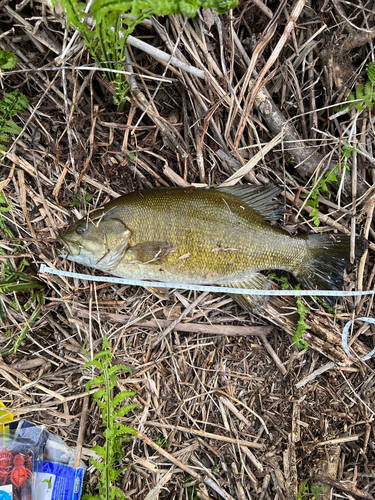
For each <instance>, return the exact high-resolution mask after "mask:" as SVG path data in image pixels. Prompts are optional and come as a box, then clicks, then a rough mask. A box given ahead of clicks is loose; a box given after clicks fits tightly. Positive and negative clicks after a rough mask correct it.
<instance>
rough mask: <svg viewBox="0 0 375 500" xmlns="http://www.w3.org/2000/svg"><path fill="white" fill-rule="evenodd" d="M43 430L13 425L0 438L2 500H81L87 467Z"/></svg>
mask: <svg viewBox="0 0 375 500" xmlns="http://www.w3.org/2000/svg"><path fill="white" fill-rule="evenodd" d="M74 457H75V452H74V450H72V449H71V448H69V446H67V445H66V444H65V443H64V442H63V441H62V440H61V439H60V438H58V437H56V436H54V435H52V434H50V433H49V432H47V431H46V430H45V429H44V428H43V427H42V426H36V425H34V424H32V423H30V422H26V421H24V420H23V421H21V422H17V423H15V422H12V423H10V424H9V431H8V432H7V435H6V434H4V433H3V434H0V500H79V499H80V498H81V492H82V483H83V476H84V473H85V469H86V467H85V465H84V464H83V463H81V464H80V466H79V467H78V468H74V466H73V465H74Z"/></svg>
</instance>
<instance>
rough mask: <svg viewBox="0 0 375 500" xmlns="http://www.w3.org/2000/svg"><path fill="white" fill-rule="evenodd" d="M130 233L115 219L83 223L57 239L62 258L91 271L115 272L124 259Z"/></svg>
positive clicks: (74, 225)
mask: <svg viewBox="0 0 375 500" xmlns="http://www.w3.org/2000/svg"><path fill="white" fill-rule="evenodd" d="M130 236H131V231H129V229H128V228H127V227H126V226H125V225H124V224H123V222H122V221H121V220H119V219H116V218H108V219H103V220H101V221H100V222H98V223H96V222H92V221H89V220H88V219H86V218H85V219H81V220H79V221H77V222H76V223H74V224H72V225H71V226H70V227H69V228H68V229H66V230H65V231H64V232H63V233H62V234H60V236H59V237H58V241H59V242H60V243H62V245H63V246H64V250H63V251H61V252H60V256H61V257H66V258H67V259H68V260H71V261H73V262H77V263H79V264H83V265H85V266H89V267H95V268H98V269H102V270H103V271H109V272H110V271H113V269H115V268H116V266H117V265H118V264H119V262H120V261H121V259H122V258H123V256H124V254H125V252H126V250H127V248H128V246H129V240H130Z"/></svg>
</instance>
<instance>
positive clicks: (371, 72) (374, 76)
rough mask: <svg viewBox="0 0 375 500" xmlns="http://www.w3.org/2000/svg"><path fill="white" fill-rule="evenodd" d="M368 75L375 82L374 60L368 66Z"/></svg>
mask: <svg viewBox="0 0 375 500" xmlns="http://www.w3.org/2000/svg"><path fill="white" fill-rule="evenodd" d="M367 76H368V78H369V80H370V82H371V83H374V84H375V63H374V62H372V63H370V64H369V65H368V66H367Z"/></svg>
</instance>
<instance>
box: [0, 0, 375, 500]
mask: <svg viewBox="0 0 375 500" xmlns="http://www.w3.org/2000/svg"><path fill="white" fill-rule="evenodd" d="M303 3H304V2H302V1H299V2H297V4H296V7H295V8H294V10H293V5H292V2H285V6H284V8H283V9H280V10H279V11H277V7H278V4H279V2H270V3H268V6H266V5H264V4H263V3H262V2H261V1H260V0H257V1H256V2H255V1H254V2H253V3H251V2H240V5H239V7H238V8H237V9H236V10H235V11H233V13H230V14H228V15H224V16H221V17H220V18H219V17H217V16H215V15H213V14H212V13H211V12H204V13H202V14H200V15H199V16H197V17H196V18H195V19H191V20H185V19H182V18H180V17H178V16H174V17H169V18H164V19H159V20H156V19H155V20H152V22H151V23H146V24H145V25H144V26H141V27H139V29H138V31H137V32H136V36H137V37H139V38H142V37H143V38H144V40H145V41H147V42H148V43H152V44H154V45H156V46H158V47H159V48H161V49H162V50H165V51H167V52H168V50H170V51H172V50H173V47H174V45H175V43H176V40H177V38H178V37H180V39H179V44H178V48H177V50H175V53H174V54H175V56H176V57H178V58H179V59H181V60H186V62H188V63H189V64H190V65H193V66H195V67H197V68H199V69H203V70H205V71H206V78H205V79H200V78H198V77H196V76H192V75H191V74H189V73H186V72H184V71H182V70H179V69H175V68H174V67H169V68H168V69H166V68H165V63H161V62H160V61H156V60H155V59H153V58H151V57H150V56H148V55H145V54H144V53H143V52H141V51H140V50H138V49H134V48H132V47H129V58H128V68H127V69H129V67H130V66H129V65H131V67H130V69H132V70H133V71H134V73H135V75H134V76H133V77H132V79H131V81H130V83H131V93H130V102H129V105H128V108H127V109H126V112H125V113H118V112H117V111H116V107H115V106H114V105H113V104H112V94H111V88H110V86H109V85H108V83H107V82H106V81H105V80H103V78H102V76H101V73H100V72H99V71H95V70H87V69H77V68H83V67H85V66H86V65H87V63H91V62H92V61H91V60H90V56H89V54H88V53H87V51H86V50H85V49H84V48H83V47H82V45H75V46H74V48H73V50H71V51H70V52H68V53H67V54H65V56H64V58H63V61H62V64H63V65H62V66H59V64H58V62H56V60H55V58H56V57H58V56H59V55H61V54H62V53H63V48H64V47H65V46H66V45H67V44H68V42H69V40H70V38H71V37H72V36H73V31H72V30H69V32H65V31H64V20H63V19H62V18H59V17H57V16H56V15H55V13H53V12H52V11H50V9H49V7H48V6H47V4H45V3H33V4H26V6H24V7H23V9H21V10H20V12H18V13H17V14H16V12H15V10H14V6H8V5H5V6H3V7H2V18H1V23H2V24H1V29H2V31H3V32H4V31H6V30H9V29H10V27H13V28H14V31H13V32H12V33H9V34H7V35H5V36H2V37H1V38H0V47H1V48H3V49H4V48H7V49H9V50H12V51H13V52H14V53H15V54H16V55H17V57H18V60H19V64H18V66H17V68H16V70H14V71H9V72H7V74H5V75H1V84H2V90H3V91H4V92H9V91H13V90H20V91H21V92H23V93H24V94H25V95H27V96H28V98H29V100H30V106H29V109H28V112H27V113H25V114H24V115H23V116H22V118H21V120H22V122H23V125H24V128H23V131H22V133H21V134H20V136H18V137H17V138H16V140H15V142H14V143H13V144H9V146H10V150H9V151H8V153H6V154H5V155H4V156H5V158H4V162H3V164H2V166H1V182H2V181H4V180H6V179H8V181H9V182H8V183H4V184H2V190H3V193H4V195H5V196H6V199H7V200H8V202H9V201H11V202H12V209H11V211H9V212H6V213H2V214H0V215H1V216H2V217H3V218H4V223H5V224H6V225H7V227H8V228H9V229H10V230H11V231H12V232H13V234H14V238H11V237H9V234H8V236H7V235H6V234H4V232H2V236H3V238H2V242H1V247H2V248H3V250H4V253H5V254H6V258H7V259H9V261H10V262H11V263H12V265H13V266H14V268H15V269H17V268H18V266H19V265H20V263H21V262H22V259H23V258H26V259H27V261H28V263H29V264H30V266H29V267H27V268H26V270H27V273H30V274H34V273H36V272H37V270H38V268H39V266H40V264H41V263H45V264H47V265H49V266H55V267H58V268H65V267H66V268H68V267H69V268H71V269H73V270H77V271H79V272H86V271H87V270H85V269H84V268H82V267H80V266H78V265H74V264H69V263H67V262H62V261H61V260H60V259H59V258H58V257H57V256H56V252H55V251H56V245H55V238H56V236H57V235H58V233H59V231H60V230H61V229H63V228H65V227H66V226H67V225H68V224H69V223H70V222H72V220H73V219H74V216H76V215H78V214H81V215H83V214H84V213H85V212H86V211H88V210H91V209H92V208H94V207H96V206H100V205H102V204H103V203H104V202H106V201H108V200H109V199H111V198H113V197H117V196H119V195H121V194H123V193H127V192H130V191H133V190H136V189H143V188H149V187H155V188H158V187H162V186H174V185H180V186H188V185H190V184H191V183H198V184H199V183H200V184H202V183H206V184H209V185H219V184H221V183H223V182H228V179H230V178H231V176H232V175H234V174H236V177H235V181H236V182H239V181H241V180H244V181H246V182H251V183H258V184H259V183H260V184H265V183H267V182H269V181H272V182H274V183H276V184H279V185H280V186H282V187H283V189H284V195H285V203H286V207H285V208H286V217H285V221H284V223H285V226H286V227H287V228H289V229H290V230H291V231H298V232H299V233H302V232H310V231H314V230H316V228H315V226H314V224H313V223H312V219H311V218H310V217H309V212H311V210H312V208H311V207H309V206H306V205H305V198H303V197H301V195H302V194H303V193H305V194H309V193H311V192H312V190H313V188H314V186H315V185H316V183H317V181H318V180H319V178H320V177H321V176H322V174H323V173H324V172H325V171H326V169H327V168H329V167H330V168H332V167H334V166H335V165H336V164H337V162H338V161H339V158H340V157H341V154H342V153H341V148H342V144H343V141H349V142H350V144H352V145H355V146H356V148H357V149H358V150H359V151H360V154H359V153H353V154H352V157H351V160H350V162H351V165H352V173H353V175H351V174H349V173H346V174H345V177H344V178H343V181H342V182H341V183H337V184H334V185H332V186H331V190H332V197H331V198H330V199H329V198H328V197H324V196H322V197H321V199H320V204H319V214H318V218H319V219H320V221H321V225H320V228H319V229H320V230H322V231H337V230H338V231H339V232H343V233H347V234H355V233H357V234H361V235H364V236H366V237H367V238H368V239H369V242H370V251H369V254H367V255H366V256H365V257H364V259H363V261H362V262H361V263H360V264H359V263H355V265H353V266H352V268H351V269H349V270H348V274H347V276H346V278H345V287H346V289H357V288H358V287H359V288H361V289H371V288H373V278H374V271H375V266H374V259H373V254H372V250H373V249H374V234H375V233H374V226H373V223H372V217H373V208H374V204H373V198H372V196H373V195H372V185H373V183H374V182H375V169H374V168H373V167H374V163H375V159H374V158H373V156H372V155H373V151H372V150H373V142H374V129H373V115H372V110H371V109H366V110H365V111H363V112H361V113H360V114H359V113H355V112H353V113H352V114H351V115H349V114H346V115H341V116H337V117H336V118H333V119H331V118H332V115H333V113H334V112H333V110H332V106H333V105H335V104H336V103H338V102H342V101H343V100H345V97H346V95H347V93H348V87H353V85H354V86H355V85H357V84H359V83H360V81H361V78H363V77H364V78H366V76H365V74H364V75H363V76H362V73H361V71H362V70H363V68H364V66H365V65H366V63H367V62H370V61H372V60H374V58H375V54H374V51H373V45H372V43H371V39H372V34H371V33H366V32H365V31H363V29H369V30H370V31H371V29H372V28H371V26H372V25H373V22H374V16H373V14H372V13H371V9H372V8H373V4H372V3H371V2H368V4H367V3H366V4H364V7H365V8H367V9H368V10H366V9H363V10H361V9H356V8H355V7H354V3H352V4H348V5H347V4H344V3H343V2H338V1H337V0H335V1H334V2H333V3H332V5H331V4H329V8H328V7H327V6H326V3H324V5H323V2H320V1H319V2H311V5H310V6H305V7H304V8H303V10H302V13H301V14H299V13H298V12H297V10H298V7H300V8H302V7H303ZM276 11H277V12H278V17H276V18H273V23H271V25H270V26H268V28H267V25H268V22H269V17H270V16H272V13H274V12H276ZM17 16H18V17H17ZM343 16H344V17H343ZM346 18H348V19H351V22H352V23H355V25H356V26H358V27H359V28H358V29H355V28H353V27H352V26H351V25H350V24H349V23H348V21H347V20H346ZM30 26H31V28H32V30H31V31H30ZM369 27H370V28H369ZM362 28H363V29H362ZM361 29H362V31H361ZM284 30H285V31H284ZM314 35H315V36H314ZM278 43H279V45H278ZM323 49H324V50H323ZM350 59H351V60H350ZM60 63H61V60H60ZM86 67H87V66H86ZM64 68H65V69H64ZM257 74H259V77H257V76H256V75H257ZM270 75H271V76H272V78H269V76H270ZM147 76H153V77H156V78H160V77H163V78H164V80H165V79H167V80H168V82H166V81H162V82H161V83H160V82H158V80H151V79H146V77H147ZM344 77H345V78H344ZM253 81H255V82H256V83H255V87H254V86H253V87H252V89H253V92H249V82H253ZM159 83H160V85H159ZM265 83H267V89H268V92H269V93H268V92H266V90H265V87H263V89H262V86H263V85H264V84H265ZM254 88H255V90H256V92H255V93H254ZM150 102H151V104H150ZM279 134H280V135H279ZM275 137H276V140H274V143H272V146H273V147H270V148H269V149H268V150H266V152H264V151H265V150H264V148H265V147H266V145H267V144H269V143H270V142H271V141H272V140H273V139H275ZM260 150H262V151H263V154H260V155H259V156H260V159H258V160H257V161H255V162H254V164H251V163H248V162H249V161H250V160H251V159H252V158H253V156H255V154H256V153H258V152H259V151H260ZM131 153H135V154H136V155H135V156H134V155H132V154H131ZM244 166H245V168H241V167H244ZM240 169H241V170H240ZM233 182H234V180H233ZM3 206H4V205H3ZM6 258H5V257H4V256H1V262H2V263H5V262H6ZM40 279H41V280H42V281H43V283H45V288H44V294H45V305H44V306H43V307H42V312H41V314H40V316H39V317H38V318H37V319H36V321H35V323H34V324H33V325H32V327H31V329H30V330H29V331H28V332H27V333H26V336H25V339H24V340H23V342H22V344H21V346H20V347H19V348H18V350H17V352H16V353H12V352H10V350H11V349H12V347H13V346H14V345H15V342H16V340H17V338H18V337H19V335H20V334H21V333H22V332H23V331H24V327H25V325H27V323H28V322H30V317H31V315H32V313H33V311H34V310H35V308H36V307H37V305H36V303H34V304H33V305H32V306H31V309H29V310H24V309H23V308H22V307H21V306H22V305H23V304H24V303H25V302H26V300H28V298H29V293H28V292H17V293H6V294H3V295H2V296H1V301H2V303H3V306H4V311H5V314H6V322H5V323H4V324H3V326H2V327H1V331H2V333H3V336H2V338H1V350H2V351H3V360H2V361H1V363H0V381H1V389H0V399H1V400H2V401H3V402H4V403H5V404H6V405H7V406H9V407H10V408H12V411H13V412H14V415H15V417H16V418H27V419H30V420H32V421H34V422H36V423H40V424H45V425H47V426H48V429H49V430H50V431H51V432H55V433H57V434H59V435H60V436H61V437H62V438H63V439H64V440H65V441H66V442H67V444H69V445H72V446H75V444H76V442H77V436H78V431H79V425H80V418H81V416H82V406H83V400H84V396H85V390H84V385H85V382H86V380H87V377H85V376H83V375H82V366H83V364H84V363H85V361H86V359H85V357H84V356H83V353H82V346H83V345H84V344H85V343H86V349H87V350H88V352H89V353H90V354H91V355H92V354H93V353H95V352H97V351H98V349H99V348H100V345H101V339H102V337H103V335H107V336H108V337H109V339H110V341H111V346H112V350H113V355H114V359H115V362H116V363H124V364H126V365H127V366H129V367H130V368H131V369H132V371H133V374H132V377H131V378H123V379H121V378H120V380H119V383H118V389H123V388H126V389H131V390H136V396H135V397H134V400H135V401H136V402H138V403H139V405H140V406H139V409H138V410H137V411H134V412H133V413H132V414H129V415H128V416H127V418H126V419H124V421H125V422H126V423H127V424H129V425H132V426H134V427H135V428H136V429H137V431H138V434H139V437H138V439H137V440H135V441H134V442H133V444H132V445H129V447H128V448H127V450H126V461H125V462H126V465H129V467H128V468H127V470H126V471H125V472H124V474H123V475H122V476H121V481H120V483H119V485H118V486H119V487H121V489H122V490H123V491H124V492H125V494H126V496H127V498H129V499H131V500H133V499H134V500H135V499H144V498H146V497H147V500H151V498H152V499H156V498H157V497H158V496H159V498H160V499H164V498H165V499H167V498H168V499H172V498H176V499H185V498H186V499H187V498H189V499H193V498H194V497H195V496H197V497H199V498H202V499H205V500H206V499H208V498H212V499H213V498H220V497H222V498H228V499H230V498H235V499H240V500H244V499H247V498H248V499H250V498H257V499H259V500H263V499H266V500H268V499H270V498H272V499H274V498H275V499H284V498H285V499H287V500H292V499H295V498H296V495H297V492H298V485H299V484H300V483H301V482H302V481H304V480H306V479H309V480H310V482H309V487H310V488H311V486H312V487H316V486H319V485H320V486H321V487H322V489H321V490H320V495H321V498H329V497H330V495H333V496H334V497H335V498H349V499H350V498H351V497H360V498H369V499H370V498H372V497H373V496H375V493H374V492H375V424H374V421H373V416H374V411H375V404H374V401H375V377H374V361H368V362H366V363H361V362H354V361H353V359H350V358H348V357H347V356H346V354H345V353H344V351H343V349H342V346H341V332H342V328H343V325H344V324H345V323H346V321H348V320H349V319H352V318H353V315H354V317H361V316H368V317H373V316H374V315H373V302H372V298H365V299H364V300H361V301H359V302H354V299H343V300H342V302H341V303H340V305H339V306H338V308H337V312H336V315H334V314H332V313H331V312H328V311H327V310H326V309H325V308H324V307H323V306H322V305H321V304H319V303H318V302H316V301H315V300H314V299H312V300H310V301H309V302H308V303H309V305H310V308H311V311H310V313H309V314H308V315H307V318H306V321H307V324H308V325H309V326H310V327H311V330H308V332H307V333H306V334H305V338H306V340H307V341H308V342H309V345H310V348H309V349H307V350H304V351H299V350H298V349H297V348H296V347H295V346H293V345H291V335H293V333H294V332H295V328H296V321H297V320H298V317H297V316H296V315H295V314H291V315H290V313H293V312H294V311H295V309H296V303H295V301H294V300H292V299H290V300H289V299H288V300H286V299H277V300H276V299H274V300H272V301H270V303H269V305H268V307H267V309H266V310H265V311H263V313H262V314H259V315H250V314H248V313H246V312H244V311H243V310H241V309H240V308H239V307H238V306H236V305H235V303H234V302H233V301H232V299H230V298H228V296H220V295H215V294H208V295H204V296H202V295H201V294H200V293H193V292H191V293H184V292H183V291H181V290H179V291H174V292H172V293H171V297H170V300H169V301H168V302H164V301H161V300H159V299H158V298H156V297H155V296H153V295H150V294H149V293H148V292H147V291H145V290H144V289H139V288H135V287H131V286H117V285H113V284H101V285H95V284H92V283H87V282H83V281H80V280H78V279H66V278H59V277H54V276H43V277H40ZM198 299H200V300H198ZM17 301H18V303H19V305H18V306H17ZM193 303H195V305H194V304H193ZM192 304H193V305H192ZM187 308H188V309H189V310H188V312H187V314H186V309H187ZM335 316H336V317H335ZM171 320H177V321H176V323H175V325H174V327H173V329H171V328H170V329H169V330H168V332H167V334H166V335H163V332H165V330H166V329H168V326H169V325H170V321H171ZM360 326H361V325H360ZM170 330H171V331H170ZM359 335H360V337H359ZM159 338H160V342H157V339H159ZM374 343H375V333H374V329H373V325H371V326H370V325H367V326H366V327H365V328H362V329H361V328H360V327H359V326H356V338H355V341H354V342H353V343H352V345H351V347H352V349H353V352H355V353H356V354H357V355H358V356H362V355H363V354H365V353H367V352H369V351H370V350H371V349H372V347H373V345H374ZM88 417H89V418H88V419H87V424H86V428H85V429H84V431H85V432H84V438H83V439H84V441H83V452H82V453H83V458H87V457H88V456H90V447H91V446H92V445H93V444H94V443H96V442H101V441H102V439H103V428H102V427H101V425H100V414H99V410H98V408H96V407H94V406H89V409H88ZM318 474H323V476H325V479H324V484H323V486H322V484H321V483H320V482H319V479H322V478H321V477H320V478H319V477H318V478H317V475H318ZM210 481H211V482H210ZM89 483H90V488H91V489H94V488H95V476H94V475H92V476H91V477H89ZM213 484H215V485H216V486H217V490H216V492H215V490H214V489H213V488H212V485H213ZM331 487H332V489H331ZM371 495H372V496H371ZM307 497H309V498H312V493H311V489H310V490H309V492H308V493H306V498H307Z"/></svg>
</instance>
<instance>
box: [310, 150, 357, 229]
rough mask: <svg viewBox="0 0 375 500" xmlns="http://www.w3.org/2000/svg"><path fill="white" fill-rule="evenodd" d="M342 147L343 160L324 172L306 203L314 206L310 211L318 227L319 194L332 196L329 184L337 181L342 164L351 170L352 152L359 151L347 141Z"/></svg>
mask: <svg viewBox="0 0 375 500" xmlns="http://www.w3.org/2000/svg"><path fill="white" fill-rule="evenodd" d="M341 149H342V156H341V162H340V163H338V164H337V165H335V167H333V169H332V170H330V171H329V172H327V173H326V174H324V175H323V176H322V177H321V179H320V180H319V181H318V182H317V183H316V185H315V187H314V189H313V190H312V192H311V195H310V198H309V200H307V202H306V205H307V206H309V207H313V210H312V211H311V212H310V217H311V218H312V220H313V223H314V224H315V226H316V227H319V225H320V220H319V219H318V213H319V208H318V207H319V196H321V195H322V194H324V193H326V194H327V195H328V198H331V191H330V190H329V189H328V185H331V184H333V183H334V182H337V181H338V179H339V176H340V174H339V168H340V164H341V167H342V168H345V169H346V170H348V171H350V168H351V167H350V165H349V164H348V163H347V160H348V159H349V158H350V156H351V154H352V153H353V152H354V151H356V152H357V153H358V152H359V151H358V150H357V149H356V148H353V146H350V145H349V144H347V143H346V142H343V143H342V145H341ZM301 196H302V197H304V196H307V195H301Z"/></svg>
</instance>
